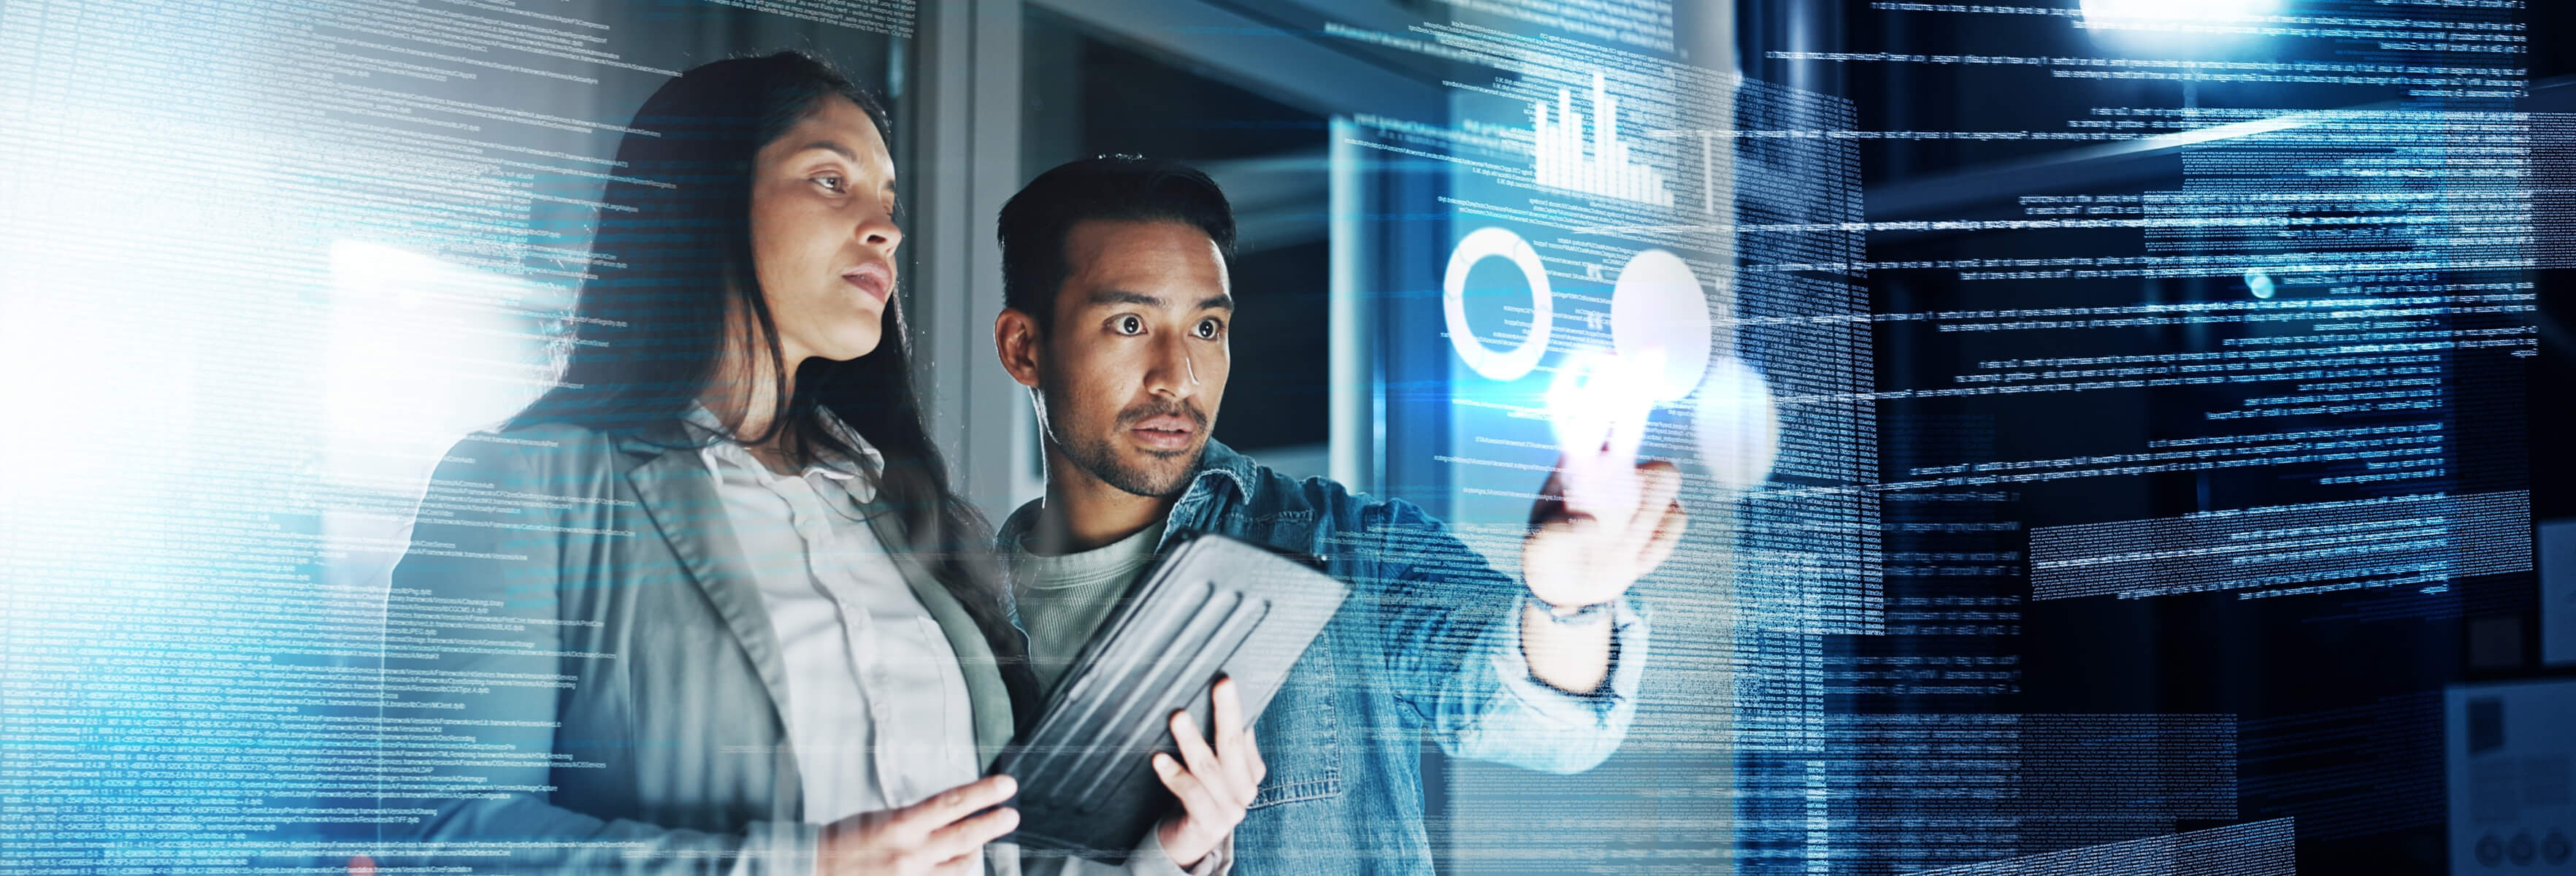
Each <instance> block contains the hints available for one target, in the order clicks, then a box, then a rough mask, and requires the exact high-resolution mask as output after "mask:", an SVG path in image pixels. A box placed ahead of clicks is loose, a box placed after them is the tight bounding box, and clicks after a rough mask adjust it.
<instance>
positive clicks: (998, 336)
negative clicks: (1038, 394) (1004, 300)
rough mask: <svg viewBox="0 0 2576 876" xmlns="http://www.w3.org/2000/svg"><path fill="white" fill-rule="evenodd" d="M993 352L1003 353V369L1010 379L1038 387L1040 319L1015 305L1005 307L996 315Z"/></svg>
mask: <svg viewBox="0 0 2576 876" xmlns="http://www.w3.org/2000/svg"><path fill="white" fill-rule="evenodd" d="M993 352H995V353H996V354H998V355H1000V356H1001V357H1002V370H1004V371H1008V372H1010V373H1011V379H1012V380H1017V381H1019V382H1020V385H1021V386H1025V387H1028V388H1030V389H1036V388H1037V387H1038V322H1037V320H1036V319H1034V318H1031V317H1030V316H1029V315H1028V313H1027V312H1026V311H1023V310H1020V309H1019V308H1016V307H1005V308H1002V315H1000V316H996V317H993Z"/></svg>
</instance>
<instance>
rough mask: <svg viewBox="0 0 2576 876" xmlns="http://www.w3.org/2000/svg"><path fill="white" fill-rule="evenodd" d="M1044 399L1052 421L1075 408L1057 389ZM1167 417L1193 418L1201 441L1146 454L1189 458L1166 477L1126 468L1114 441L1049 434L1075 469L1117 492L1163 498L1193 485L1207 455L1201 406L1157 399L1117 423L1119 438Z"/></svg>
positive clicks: (1205, 423) (1205, 421)
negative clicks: (1201, 459)
mask: <svg viewBox="0 0 2576 876" xmlns="http://www.w3.org/2000/svg"><path fill="white" fill-rule="evenodd" d="M1044 394H1045V397H1046V405H1047V416H1048V417H1049V418H1050V419H1052V418H1054V417H1056V416H1058V415H1060V414H1062V413H1063V412H1065V411H1069V410H1072V409H1073V408H1072V406H1071V405H1067V404H1065V403H1064V400H1063V399H1061V398H1059V397H1057V396H1056V394H1055V391H1054V390H1052V389H1049V390H1045V393H1044ZM1163 414H1176V415H1179V416H1182V417H1187V418H1189V420H1190V422H1191V423H1194V424H1196V425H1197V427H1198V439H1199V441H1198V444H1197V445H1196V446H1193V447H1191V448H1189V449H1187V450H1147V451H1144V452H1145V453H1146V454H1147V455H1149V456H1153V457H1155V458H1158V459H1166V460H1172V459H1182V458H1184V457H1186V458H1187V460H1188V461H1187V463H1186V464H1184V465H1181V466H1179V467H1177V468H1176V469H1174V470H1172V471H1170V472H1167V473H1165V472H1155V471H1151V470H1147V469H1144V468H1140V467H1136V466H1131V465H1128V464H1126V463H1125V462H1124V461H1122V460H1121V459H1120V458H1119V455H1118V449H1117V448H1116V447H1115V446H1114V444H1113V443H1112V442H1113V441H1115V439H1114V438H1111V437H1108V436H1101V435H1090V434H1076V435H1068V434H1065V432H1064V431H1063V430H1060V429H1053V428H1050V429H1048V431H1049V432H1050V433H1053V434H1054V436H1055V438H1056V449H1057V450H1058V451H1060V452H1062V453H1063V454H1064V458H1065V461H1067V462H1071V463H1073V465H1074V467H1075V468H1079V469H1082V470H1083V472H1084V473H1086V474H1089V475H1091V476H1092V477H1095V478H1099V479H1100V482H1101V483H1104V484H1108V485H1110V486H1113V487H1117V488H1118V489H1120V490H1123V491H1126V492H1128V493H1133V494H1135V495H1139V496H1149V497H1152V498H1157V499H1160V498H1166V497H1170V496H1172V495H1175V494H1178V493H1179V492H1180V491H1181V490H1182V488H1184V487H1187V486H1189V483H1190V475H1192V474H1194V473H1196V472H1197V471H1198V468H1199V457H1200V456H1201V455H1203V454H1205V453H1206V452H1207V439H1208V417H1207V414H1206V413H1205V412H1202V411H1200V410H1199V409H1198V406H1197V405H1195V404H1191V403H1189V402H1187V401H1162V400H1159V399H1156V400H1150V401H1146V402H1142V403H1139V404H1137V405H1134V406H1132V407H1129V408H1127V409H1126V410H1122V411H1119V412H1118V418H1117V420H1116V421H1115V425H1116V426H1117V427H1118V428H1117V433H1124V432H1125V431H1126V430H1127V429H1128V427H1130V426H1133V425H1134V424H1136V423H1137V422H1139V421H1141V420H1143V419H1145V418H1146V417H1154V416H1161V415H1163ZM1060 422H1061V421H1059V424H1060ZM1113 434H1116V433H1113Z"/></svg>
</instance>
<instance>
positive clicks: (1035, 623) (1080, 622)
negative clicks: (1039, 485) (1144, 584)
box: [1003, 503, 1164, 693]
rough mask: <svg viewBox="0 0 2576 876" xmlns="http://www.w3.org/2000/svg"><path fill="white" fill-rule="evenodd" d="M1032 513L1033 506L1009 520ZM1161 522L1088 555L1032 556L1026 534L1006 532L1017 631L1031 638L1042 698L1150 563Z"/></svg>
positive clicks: (1160, 534)
mask: <svg viewBox="0 0 2576 876" xmlns="http://www.w3.org/2000/svg"><path fill="white" fill-rule="evenodd" d="M1034 508H1035V503H1031V507H1030V508H1026V509H1022V513H1021V514H1014V515H1012V516H1013V517H1015V518H1018V517H1022V516H1023V515H1026V514H1028V513H1029V512H1030V511H1031V510H1033V509H1034ZM1014 522H1019V521H1014ZM1163 522H1164V521H1162V520H1156V521H1154V523H1153V525H1151V526H1147V527H1145V528H1144V529H1142V530H1138V531H1137V533H1136V534H1134V535H1130V536H1128V537H1126V538H1122V539H1119V540H1117V541H1114V542H1111V543H1109V544H1106V545H1102V546H1100V547H1097V548H1093V549H1091V550H1087V551H1083V552H1081V553H1074V554H1058V555H1055V556H1046V555H1042V554H1035V553H1030V552H1029V550H1028V546H1027V544H1026V543H1025V541H1024V539H1025V537H1026V529H1025V528H1024V527H1009V529H1015V530H1018V532H1015V533H1013V535H1012V536H1011V537H1010V538H1007V539H1004V541H1003V543H1004V546H1005V553H1006V559H1007V560H1008V561H1009V562H1010V564H1011V595H1012V597H1013V598H1015V599H1017V600H1018V601H1019V605H1020V625H1021V626H1022V627H1024V628H1026V629H1027V630H1028V633H1029V664H1030V667H1031V668H1033V669H1035V670H1037V675H1038V683H1039V685H1040V686H1041V687H1042V688H1043V690H1044V691H1045V692H1047V693H1053V692H1054V691H1055V684H1056V680H1057V679H1060V678H1063V677H1064V673H1065V670H1067V669H1070V668H1072V667H1073V658H1074V657H1076V656H1079V655H1080V654H1081V653H1082V646H1084V645H1086V644H1089V643H1090V642H1091V634H1092V633H1093V632H1095V631H1097V630H1099V629H1100V624H1101V622H1102V621H1105V620H1108V619H1109V613H1110V611H1111V610H1112V609H1115V608H1117V607H1118V604H1119V601H1120V600H1121V599H1122V598H1124V597H1125V596H1126V595H1127V590H1128V586H1129V585H1131V584H1133V583H1135V581H1136V576H1137V575H1140V574H1143V573H1144V571H1145V567H1146V565H1148V564H1150V563H1151V562H1152V561H1153V559H1154V548H1155V546H1156V545H1159V544H1161V543H1162V540H1163Z"/></svg>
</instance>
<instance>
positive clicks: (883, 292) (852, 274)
mask: <svg viewBox="0 0 2576 876" xmlns="http://www.w3.org/2000/svg"><path fill="white" fill-rule="evenodd" d="M841 280H842V282H846V283H848V284H850V285H852V286H857V287H859V291H861V292H865V293H867V294H868V297H870V298H874V299H876V300H877V301H878V302H880V303H882V302H884V301H885V300H886V296H888V295H890V294H893V292H894V272H892V271H888V270H886V269H885V266H883V265H860V266H858V267H855V268H851V269H849V270H847V271H843V272H841Z"/></svg>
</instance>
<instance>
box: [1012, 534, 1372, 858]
mask: <svg viewBox="0 0 2576 876" xmlns="http://www.w3.org/2000/svg"><path fill="white" fill-rule="evenodd" d="M1176 537H1177V538H1181V539H1184V540H1182V541H1179V542H1178V543H1177V544H1176V545H1175V546H1173V547H1171V548H1170V549H1168V550H1167V551H1166V552H1165V553H1164V555H1163V557H1162V558H1161V560H1160V561H1158V562H1157V563H1156V564H1155V565H1154V567H1153V568H1152V569H1150V570H1149V571H1147V572H1146V574H1144V575H1143V576H1140V577H1139V579H1138V584H1137V585H1135V586H1134V587H1133V588H1132V589H1131V590H1130V591H1129V592H1128V598H1127V600H1126V604H1124V605H1122V606H1120V607H1119V609H1118V610H1117V612H1116V613H1114V614H1112V615H1111V616H1110V618H1109V619H1108V620H1107V621H1105V622H1103V623H1102V624H1101V627H1100V632H1099V633H1096V634H1094V635H1093V636H1092V638H1091V643H1090V644H1089V645H1087V646H1085V647H1084V648H1083V650H1082V653H1081V654H1080V655H1079V656H1077V657H1076V658H1075V660H1074V664H1073V667H1072V668H1071V669H1070V670H1068V671H1067V672H1066V673H1065V675H1064V679H1063V681H1062V683H1061V684H1059V685H1058V686H1057V688H1056V691H1055V694H1054V695H1053V696H1051V697H1049V698H1048V700H1047V705H1046V708H1045V709H1044V710H1043V711H1041V712H1040V713H1039V717H1038V720H1037V722H1036V723H1035V724H1031V725H1028V726H1026V727H1025V728H1024V729H1022V730H1021V732H1020V735H1019V738H1017V739H1014V740H1012V744H1011V746H1010V747H1009V748H1007V749H1004V750H1003V752H1002V754H1001V755H1000V756H999V757H997V758H996V759H995V760H994V761H993V772H995V773H1007V774H1009V775H1010V776H1011V777H1012V778H1014V779H1017V780H1018V781H1019V786H1020V790H1019V797H1018V799H1017V800H1015V801H1013V802H1012V803H1011V805H1013V806H1015V807H1018V809H1019V810H1020V827H1019V831H1018V833H1016V834H1015V835H1014V836H1013V838H1012V841H1014V842H1017V843H1019V844H1020V846H1021V848H1022V849H1024V850H1039V851H1047V852H1055V853H1059V854H1072V855H1079V856H1082V857H1085V858H1092V859H1095V860H1102V861H1109V862H1112V863H1116V862H1120V861H1122V860H1123V859H1124V858H1125V857H1126V856H1127V853H1128V852H1129V851H1130V850H1132V849H1133V848H1135V846H1136V845H1137V843H1138V842H1140V841H1142V840H1143V839H1144V837H1145V832H1146V831H1148V830H1151V829H1153V827H1154V825H1155V823H1156V822H1157V821H1158V820H1160V819H1161V818H1162V817H1163V815H1164V814H1165V813H1167V812H1172V811H1176V810H1177V808H1178V801H1176V800H1175V799H1173V797H1172V794H1171V792H1170V791H1167V790H1165V789H1164V788H1163V783H1162V780H1161V779H1160V778H1159V777H1157V776H1155V775H1154V770H1153V765H1152V762H1151V758H1152V753H1153V752H1156V751H1161V752H1164V753H1167V754H1171V755H1172V756H1173V757H1179V756H1180V749H1179V746H1178V744H1177V743H1175V742H1174V741H1173V739H1172V732H1171V723H1170V716H1171V714H1172V712H1174V711H1177V710H1180V709H1184V708H1186V709H1188V710H1189V712H1190V717H1191V718H1192V719H1194V720H1196V721H1197V722H1198V726H1199V727H1201V728H1202V729H1212V728H1213V727H1214V723H1213V721H1212V720H1211V718H1210V715H1209V712H1210V711H1211V707H1210V705H1209V703H1208V692H1209V690H1210V689H1211V688H1212V686H1213V685H1214V683H1215V681H1216V678H1217V676H1219V675H1224V676H1226V677H1229V678H1232V679H1234V682H1235V685H1236V692H1237V693H1238V694H1240V695H1241V697H1242V700H1243V708H1244V713H1245V715H1246V716H1247V718H1246V720H1257V719H1259V718H1260V716H1261V710H1262V709H1263V708H1264V707H1265V706H1267V705H1269V703H1270V698H1271V696H1272V695H1273V694H1276V693H1277V692H1278V691H1279V685H1280V683H1281V682H1282V681H1284V680H1285V679H1286V677H1287V675H1288V667H1289V666H1290V665H1292V664H1294V663H1296V662H1297V657H1298V655H1300V654H1303V653H1305V650H1306V645H1307V643H1309V642H1311V641H1313V640H1314V638H1315V636H1316V634H1318V633H1321V632H1322V631H1323V629H1324V624H1325V622H1326V621H1329V620H1331V619H1332V617H1333V612H1335V611H1337V610H1339V609H1340V608H1341V604H1342V600H1343V598H1344V597H1346V596H1348V595H1349V593H1350V588H1348V587H1345V586H1343V584H1342V583H1341V582H1340V581H1336V580H1333V579H1332V578H1331V577H1329V576H1326V575H1324V574H1323V573H1321V572H1318V571H1315V570H1314V569H1313V568H1310V567H1309V566H1308V565H1306V564H1302V563H1300V562H1299V559H1305V560H1306V562H1308V563H1312V562H1314V561H1313V560H1312V558H1292V556H1293V555H1287V554H1281V553H1275V552H1273V551H1271V550H1269V549H1267V548H1263V547H1260V546H1257V545H1253V544H1251V543H1248V542H1244V541H1239V540H1236V539H1232V538H1227V537H1224V536H1218V535H1207V534H1183V535H1180V536H1176Z"/></svg>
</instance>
